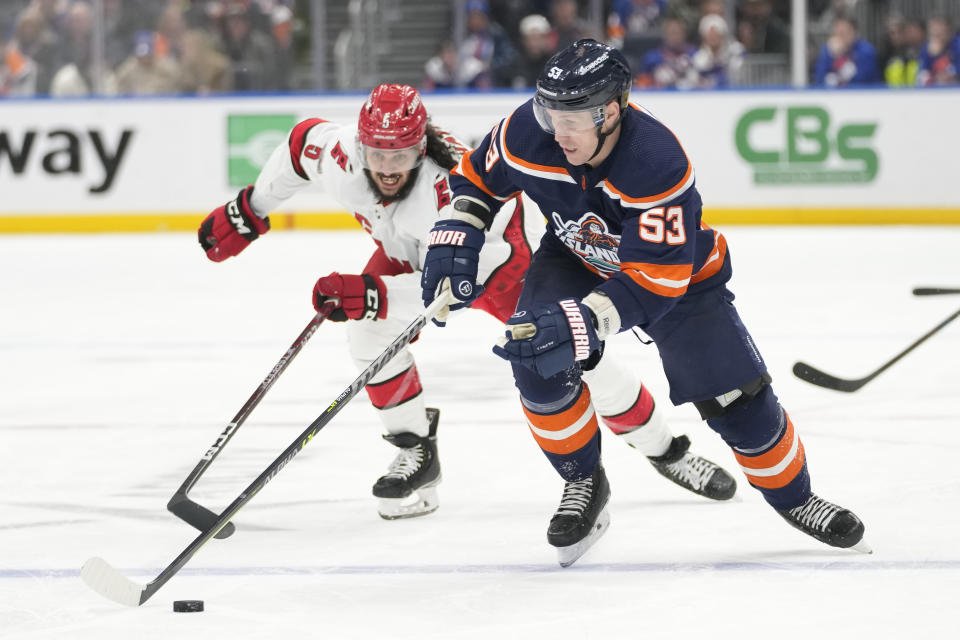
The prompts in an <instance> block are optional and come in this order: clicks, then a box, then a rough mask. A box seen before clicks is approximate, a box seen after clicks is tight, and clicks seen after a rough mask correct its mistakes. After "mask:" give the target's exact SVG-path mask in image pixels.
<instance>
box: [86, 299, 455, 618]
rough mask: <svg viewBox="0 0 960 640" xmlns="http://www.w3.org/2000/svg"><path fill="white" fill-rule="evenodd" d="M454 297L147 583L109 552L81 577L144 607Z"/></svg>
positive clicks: (437, 303)
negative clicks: (116, 562) (125, 570)
mask: <svg viewBox="0 0 960 640" xmlns="http://www.w3.org/2000/svg"><path fill="white" fill-rule="evenodd" d="M452 301H453V296H451V295H450V294H449V292H447V293H443V294H441V295H440V296H439V297H438V298H437V299H436V300H434V301H433V302H432V303H431V304H430V306H429V307H427V308H426V310H424V312H423V313H422V314H421V315H419V316H417V317H416V318H414V320H413V321H412V322H411V323H410V324H409V325H407V328H406V329H404V330H403V332H401V333H400V335H398V336H397V337H396V338H395V339H394V341H393V342H391V343H390V346H388V347H387V348H386V349H385V350H384V351H383V353H381V354H380V355H379V356H377V358H376V360H374V361H373V362H371V363H370V364H369V365H367V368H366V369H364V370H363V371H362V372H361V373H360V375H359V376H357V379H356V380H354V381H353V382H352V383H351V384H350V386H349V387H347V388H346V389H344V390H343V391H342V392H341V393H340V395H338V396H337V397H336V399H335V400H334V401H333V402H331V403H330V405H329V406H328V407H327V408H326V409H325V410H324V412H323V413H321V414H320V415H319V416H317V419H316V420H314V421H313V422H311V423H310V425H309V426H308V427H307V428H306V429H305V430H304V431H303V433H301V434H300V435H299V436H297V438H296V439H295V440H294V441H293V442H291V443H290V445H289V446H288V447H287V448H286V449H284V450H283V452H282V453H281V454H280V455H279V456H277V458H276V459H275V460H274V461H273V462H271V463H270V465H269V466H268V467H267V468H266V469H264V470H263V472H262V473H261V474H260V475H259V476H257V478H256V479H255V480H254V481H253V482H251V483H250V485H249V486H248V487H247V488H246V489H244V490H243V491H242V492H241V493H240V495H238V496H237V497H236V499H235V500H234V501H233V502H231V503H230V504H229V506H227V508H226V509H224V510H223V513H221V514H220V515H219V516H217V519H216V520H215V521H214V523H213V524H212V525H211V526H210V527H209V528H208V529H206V530H204V531H203V532H201V533H200V535H199V536H197V537H196V538H195V539H194V541H193V542H191V543H190V544H189V545H187V547H186V548H185V549H184V550H183V551H181V552H180V555H178V556H177V557H176V558H175V559H174V560H173V562H171V563H170V564H169V565H167V567H166V568H165V569H164V570H163V571H161V572H160V574H159V575H157V577H156V578H154V579H153V580H151V581H150V582H148V583H147V584H140V583H137V582H134V581H133V580H131V579H129V578H127V577H126V576H125V575H123V574H122V573H121V572H120V571H118V570H117V569H115V568H114V567H113V566H111V565H110V563H109V562H107V561H106V560H104V559H103V558H99V557H93V558H90V559H89V560H87V561H86V562H85V563H84V564H83V568H82V569H80V577H81V578H82V579H83V581H84V582H85V583H86V584H87V586H88V587H90V588H91V589H93V590H94V591H96V592H97V593H99V594H100V595H102V596H103V597H105V598H108V599H110V600H113V601H114V602H117V603H119V604H122V605H126V606H128V607H139V606H140V605H142V604H143V603H144V602H146V601H147V600H149V599H150V597H151V596H153V594H155V593H156V592H157V591H158V590H159V589H160V587H162V586H163V585H165V584H166V583H167V581H169V580H170V578H172V577H173V576H174V575H176V574H177V572H179V571H180V569H182V568H183V567H184V565H186V564H187V562H189V561H190V558H192V557H193V556H194V555H195V554H196V553H197V552H198V551H199V550H200V549H201V548H202V547H203V545H205V544H206V543H207V542H209V541H210V539H211V538H213V537H215V536H216V535H217V534H218V533H220V531H221V530H222V529H223V528H224V527H226V526H227V525H228V524H229V523H230V521H231V520H233V517H234V516H235V515H237V512H238V511H240V509H242V508H243V507H244V506H245V505H246V504H247V503H249V502H250V501H251V500H253V497H254V496H256V495H257V494H258V493H260V491H261V490H262V489H263V488H264V487H265V486H266V485H267V483H268V482H270V481H271V480H273V479H274V478H275V477H277V474H278V473H280V472H281V471H282V470H283V468H284V467H286V466H287V464H288V463H289V462H290V461H291V460H293V458H294V457H295V456H296V455H297V454H298V453H300V452H301V451H302V450H303V449H304V447H306V446H307V444H309V443H310V441H311V440H313V438H314V436H316V435H317V433H318V432H319V431H320V430H321V429H323V428H324V427H325V426H327V424H328V423H329V422H330V421H331V420H332V419H333V418H334V416H336V415H337V414H338V413H339V412H340V410H341V409H343V408H344V407H345V406H346V405H347V403H348V402H350V400H352V399H353V398H354V397H356V395H357V394H358V393H360V391H362V390H363V388H364V387H365V386H366V385H367V382H369V381H370V379H371V378H373V376H375V375H377V373H378V372H379V371H380V370H381V369H383V367H384V366H386V364H387V363H388V362H390V360H392V359H393V357H394V356H395V355H397V352H399V351H400V350H401V349H402V348H403V347H405V346H406V345H408V344H410V341H411V340H413V339H414V338H415V337H416V336H417V335H418V334H419V333H420V330H421V329H423V328H424V327H425V326H426V325H427V323H429V322H430V319H431V318H433V317H434V316H436V315H437V314H438V313H440V312H441V310H443V309H445V308H446V307H447V306H448V305H450V303H451V302H452Z"/></svg>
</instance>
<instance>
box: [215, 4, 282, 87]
mask: <svg viewBox="0 0 960 640" xmlns="http://www.w3.org/2000/svg"><path fill="white" fill-rule="evenodd" d="M221 38H222V49H223V51H224V52H225V53H226V55H227V57H228V58H229V59H230V63H231V69H232V75H233V77H232V79H231V83H232V84H233V88H234V90H235V91H272V90H275V89H276V88H277V86H278V83H277V76H276V52H275V49H274V45H273V41H272V40H271V39H270V36H268V35H266V34H264V33H263V32H262V31H259V30H256V29H254V28H253V24H252V22H251V16H250V13H249V7H248V6H247V3H246V2H244V1H237V0H233V1H231V2H229V3H228V4H227V5H226V6H225V8H224V12H223V27H222V32H221Z"/></svg>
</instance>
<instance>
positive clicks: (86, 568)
mask: <svg viewBox="0 0 960 640" xmlns="http://www.w3.org/2000/svg"><path fill="white" fill-rule="evenodd" d="M80 577H81V578H83V581H84V582H86V583H87V586H88V587H90V588H91V589H93V590H94V591H96V592H97V593H99V594H100V595H102V596H103V597H104V598H109V599H110V600H113V601H114V602H119V603H120V604H124V605H127V606H128V607H139V606H140V603H141V598H142V596H143V591H144V587H143V586H141V585H139V584H137V583H136V582H134V581H133V580H130V579H129V578H127V577H126V576H125V575H123V574H122V573H120V572H119V571H117V570H116V569H114V568H113V567H111V566H110V563H108V562H107V561H106V560H104V559H103V558H90V559H89V560H87V561H86V562H84V563H83V568H82V569H80Z"/></svg>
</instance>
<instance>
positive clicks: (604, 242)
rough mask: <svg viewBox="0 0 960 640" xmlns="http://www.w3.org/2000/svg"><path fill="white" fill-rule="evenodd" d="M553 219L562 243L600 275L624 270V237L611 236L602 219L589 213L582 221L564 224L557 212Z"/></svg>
mask: <svg viewBox="0 0 960 640" xmlns="http://www.w3.org/2000/svg"><path fill="white" fill-rule="evenodd" d="M552 217H553V225H554V228H553V230H554V233H555V234H556V235H557V237H558V238H559V239H560V241H561V242H562V243H563V244H564V245H566V246H567V248H569V249H570V250H571V251H573V252H574V253H575V254H577V255H578V256H579V257H580V259H581V260H583V261H584V262H586V263H587V264H588V265H590V266H592V267H593V268H594V269H596V270H597V271H599V272H600V275H602V276H609V275H610V274H611V273H614V272H616V271H619V270H620V257H619V256H618V255H617V250H618V249H619V248H620V236H618V235H614V234H612V233H610V230H609V229H608V228H607V223H606V222H605V221H604V220H603V219H602V218H601V217H600V216H598V215H597V214H595V213H593V212H592V211H588V212H586V213H585V214H583V215H582V216H580V218H579V219H578V220H563V219H562V218H561V217H560V215H559V214H558V213H556V212H554V213H553V216H552Z"/></svg>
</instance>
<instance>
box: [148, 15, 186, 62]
mask: <svg viewBox="0 0 960 640" xmlns="http://www.w3.org/2000/svg"><path fill="white" fill-rule="evenodd" d="M186 32H187V21H186V18H185V17H184V15H183V9H182V8H181V7H180V4H179V3H177V2H171V3H170V4H168V5H167V7H166V8H165V9H164V10H163V13H161V14H160V19H159V20H158V21H157V35H156V42H155V44H156V51H155V52H154V55H156V57H158V58H170V59H171V60H173V61H174V62H179V61H180V58H181V57H182V56H183V37H184V34H186Z"/></svg>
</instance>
